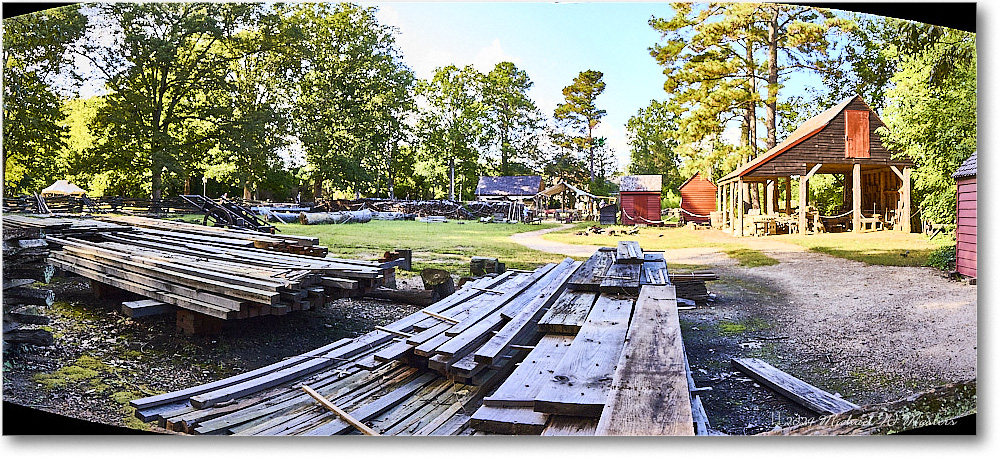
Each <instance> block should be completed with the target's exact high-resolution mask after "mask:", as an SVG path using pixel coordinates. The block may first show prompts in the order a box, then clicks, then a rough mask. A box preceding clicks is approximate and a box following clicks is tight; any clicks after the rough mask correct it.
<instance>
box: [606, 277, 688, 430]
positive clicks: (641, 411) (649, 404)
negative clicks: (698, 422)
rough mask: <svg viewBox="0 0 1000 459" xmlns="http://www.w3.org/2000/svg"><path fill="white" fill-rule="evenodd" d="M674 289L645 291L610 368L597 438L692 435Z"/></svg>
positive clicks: (644, 288) (665, 287)
mask: <svg viewBox="0 0 1000 459" xmlns="http://www.w3.org/2000/svg"><path fill="white" fill-rule="evenodd" d="M689 390H690V389H689V388H688V379H687V371H686V369H685V366H684V344H683V341H682V340H681V328H680V323H679V322H678V319H677V297H676V296H675V295H674V287H673V286H670V285H667V286H645V287H643V288H642V292H641V294H640V295H639V299H638V300H637V301H636V306H635V314H634V316H633V317H632V322H631V324H630V325H629V328H628V336H627V342H626V344H625V346H624V348H623V350H622V352H621V357H620V358H619V360H618V363H617V365H616V369H615V373H614V379H613V382H612V384H611V392H610V394H609V396H608V401H607V404H606V405H605V406H604V410H603V411H602V413H601V420H600V422H599V423H598V426H597V434H598V435H632V436H635V435H694V427H693V426H694V421H693V420H692V417H691V398H690V392H689Z"/></svg>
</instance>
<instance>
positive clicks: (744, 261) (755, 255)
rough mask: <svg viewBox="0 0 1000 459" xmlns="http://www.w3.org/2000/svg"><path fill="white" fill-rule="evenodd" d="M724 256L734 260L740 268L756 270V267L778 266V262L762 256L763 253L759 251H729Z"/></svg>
mask: <svg viewBox="0 0 1000 459" xmlns="http://www.w3.org/2000/svg"><path fill="white" fill-rule="evenodd" d="M725 252H726V255H729V258H733V259H735V260H736V261H737V262H738V263H739V265H740V266H743V267H747V268H756V267H758V266H774V265H776V264H778V260H775V259H774V258H771V257H769V256H767V255H764V252H761V251H760V250H753V249H730V250H726V251H725Z"/></svg>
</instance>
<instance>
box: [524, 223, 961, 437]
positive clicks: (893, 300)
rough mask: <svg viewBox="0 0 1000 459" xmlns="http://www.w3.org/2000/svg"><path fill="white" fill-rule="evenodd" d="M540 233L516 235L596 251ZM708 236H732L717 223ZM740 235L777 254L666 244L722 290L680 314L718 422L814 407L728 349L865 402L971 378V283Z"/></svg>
mask: <svg viewBox="0 0 1000 459" xmlns="http://www.w3.org/2000/svg"><path fill="white" fill-rule="evenodd" d="M557 229H559V228H555V229H551V230H546V231H544V232H548V231H554V230H557ZM544 232H542V231H535V232H531V233H522V234H521V235H519V236H521V238H515V240H516V241H518V242H521V241H525V242H522V243H524V244H525V245H527V246H529V247H532V248H535V249H538V250H544V251H552V252H554V253H566V254H570V253H572V254H574V255H577V254H579V256H587V255H589V254H590V253H593V250H595V249H596V246H570V244H558V243H554V242H550V241H544V240H541V238H540V237H539V235H540V234H544ZM705 236H706V237H707V239H708V240H709V241H717V242H733V241H734V238H733V237H732V236H729V235H726V234H725V233H723V232H721V231H711V232H707V231H706V234H705ZM739 242H742V243H746V244H747V245H749V246H750V247H751V248H754V249H757V250H761V251H763V252H764V253H766V254H767V255H768V256H770V257H772V258H775V259H777V260H778V261H779V262H780V263H779V264H777V265H774V266H764V267H756V268H746V267H741V266H738V265H737V263H736V261H735V260H733V259H730V258H729V257H728V256H726V255H725V254H724V253H721V252H719V251H717V249H713V248H697V249H678V250H668V251H666V252H665V257H666V258H667V260H668V265H669V264H670V263H671V262H672V263H690V264H701V265H708V266H711V267H712V269H714V270H715V271H716V272H717V273H718V274H719V276H720V280H719V281H716V282H711V283H710V284H709V285H708V288H709V291H712V292H715V293H716V294H717V301H716V302H715V303H711V304H709V305H706V306H699V307H698V308H697V309H694V310H686V311H683V312H682V314H681V326H682V331H683V333H684V341H685V347H687V350H688V354H689V358H690V359H691V367H692V370H693V371H694V372H695V373H694V377H695V380H696V382H697V384H698V385H699V386H714V387H715V390H714V391H712V392H709V393H707V394H706V395H705V396H704V401H705V405H706V409H707V410H708V412H709V418H710V420H711V421H712V423H713V425H714V426H716V427H717V428H719V429H720V430H722V431H724V432H726V433H730V434H752V433H757V432H760V431H763V430H769V429H770V428H771V427H773V426H774V425H776V424H781V423H785V421H787V420H789V419H791V417H794V416H809V415H810V413H808V412H803V411H801V409H800V408H797V407H795V406H790V405H789V404H788V402H787V401H786V400H784V399H782V398H781V397H777V396H775V395H773V394H772V393H770V392H769V391H766V390H764V389H762V388H760V387H759V386H757V385H756V384H754V383H753V382H751V381H750V380H749V379H746V378H745V376H744V375H742V374H741V373H739V372H736V371H734V370H733V369H732V367H731V366H730V364H729V360H730V359H731V358H734V357H758V358H762V359H765V360H767V361H769V362H771V363H772V364H773V365H775V366H777V367H779V368H781V369H783V370H785V371H788V372H790V373H792V374H794V375H796V376H798V377H800V378H802V379H803V380H806V381H809V382H810V383H812V384H814V385H816V386H819V387H822V388H824V389H826V390H828V391H830V392H836V393H839V394H841V395H842V396H843V397H844V398H846V399H847V400H850V401H852V402H854V403H858V404H862V405H863V404H871V403H882V402H889V401H893V400H898V399H901V398H905V397H907V396H909V395H911V394H914V393H916V392H919V391H921V390H926V389H930V388H932V387H935V386H937V385H941V384H943V383H946V382H953V381H959V380H962V379H966V378H975V377H976V374H977V337H978V336H977V335H978V333H977V290H976V287H975V286H974V285H968V284H966V283H962V282H956V281H951V280H949V279H947V278H946V277H945V276H944V274H943V273H942V272H941V271H938V270H935V269H932V268H914V267H893V266H870V265H865V264H864V263H861V262H856V261H851V260H845V259H841V258H836V257H833V256H829V255H825V254H820V253H813V252H809V251H808V250H806V249H804V248H802V247H801V246H797V245H794V244H790V243H786V242H782V241H780V238H779V237H764V238H740V239H739ZM529 244H531V245H529ZM565 246H570V248H567V247H565ZM571 248H575V250H571ZM588 252H589V253H588ZM788 422H792V421H788Z"/></svg>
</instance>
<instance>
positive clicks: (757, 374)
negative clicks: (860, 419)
mask: <svg viewBox="0 0 1000 459" xmlns="http://www.w3.org/2000/svg"><path fill="white" fill-rule="evenodd" d="M733 366H734V367H736V369H738V370H740V371H742V372H744V373H746V374H747V376H750V377H751V378H753V379H756V380H757V381H758V382H760V383H761V384H763V385H765V386H767V387H770V388H771V389H774V390H775V391H776V392H778V393H779V394H781V395H784V396H786V397H788V398H789V399H791V400H792V401H794V402H796V403H798V404H800V405H802V406H804V407H806V408H808V409H810V410H812V411H815V412H817V413H820V414H837V413H842V412H844V411H848V410H853V409H855V408H858V405H855V404H853V403H851V402H848V401H847V400H844V399H842V398H840V397H837V396H836V395H833V394H831V393H829V392H827V391H825V390H823V389H820V388H818V387H816V386H813V385H812V384H809V383H807V382H805V381H803V380H801V379H799V378H796V377H794V376H792V375H790V374H788V373H785V372H784V371H781V370H779V369H777V368H775V367H773V366H771V365H770V364H768V363H767V362H765V361H763V360H760V359H755V358H745V359H733Z"/></svg>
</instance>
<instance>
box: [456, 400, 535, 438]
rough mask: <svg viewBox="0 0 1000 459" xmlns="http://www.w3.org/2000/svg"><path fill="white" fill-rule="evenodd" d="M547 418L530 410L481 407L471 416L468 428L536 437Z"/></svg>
mask: <svg viewBox="0 0 1000 459" xmlns="http://www.w3.org/2000/svg"><path fill="white" fill-rule="evenodd" d="M548 417H549V415H547V414H545V413H539V412H536V411H532V409H531V408H500V407H495V406H482V407H479V409H478V410H476V412H475V413H473V414H472V418H471V419H470V420H469V426H470V427H472V428H473V429H476V430H481V431H486V432H491V433H498V434H504V435H538V434H540V433H542V430H544V429H545V424H546V422H547V421H548Z"/></svg>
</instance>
